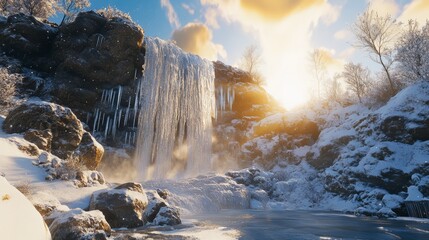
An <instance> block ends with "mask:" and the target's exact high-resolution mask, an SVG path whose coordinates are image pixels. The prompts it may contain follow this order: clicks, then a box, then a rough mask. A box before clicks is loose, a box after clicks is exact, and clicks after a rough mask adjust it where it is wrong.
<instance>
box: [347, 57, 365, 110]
mask: <svg viewBox="0 0 429 240" xmlns="http://www.w3.org/2000/svg"><path fill="white" fill-rule="evenodd" d="M342 76H343V78H344V80H345V82H346V83H347V85H348V86H349V88H350V90H351V91H352V92H354V93H355V94H356V96H357V97H358V99H359V102H360V103H362V97H363V96H364V95H365V94H366V93H367V90H368V87H369V84H370V72H369V70H368V69H367V68H365V67H363V66H362V65H361V64H354V63H347V64H346V65H345V66H344V71H343V73H342Z"/></svg>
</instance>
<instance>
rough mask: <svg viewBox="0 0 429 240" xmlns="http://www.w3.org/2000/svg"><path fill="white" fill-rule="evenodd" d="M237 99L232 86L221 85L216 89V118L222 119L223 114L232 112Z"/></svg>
mask: <svg viewBox="0 0 429 240" xmlns="http://www.w3.org/2000/svg"><path fill="white" fill-rule="evenodd" d="M234 99H235V91H234V87H233V86H231V85H229V84H228V85H227V86H223V85H220V86H219V87H217V88H216V113H215V117H216V118H218V117H222V114H223V112H225V111H232V104H233V103H234Z"/></svg>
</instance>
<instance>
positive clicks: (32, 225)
mask: <svg viewBox="0 0 429 240" xmlns="http://www.w3.org/2000/svg"><path fill="white" fill-rule="evenodd" d="M0 229H1V233H0V235H1V238H2V239H35V240H50V239H51V234H50V232H49V229H48V227H47V226H46V224H45V222H44V221H43V218H42V216H41V215H40V213H39V212H38V211H37V210H36V209H35V208H34V206H33V205H32V204H31V202H30V201H29V200H28V199H27V198H26V197H25V196H24V195H23V194H22V193H21V192H19V191H18V190H17V189H16V188H15V187H13V186H12V185H10V184H9V183H8V181H7V180H6V179H5V178H4V177H1V176H0Z"/></svg>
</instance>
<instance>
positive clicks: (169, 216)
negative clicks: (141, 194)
mask: <svg viewBox="0 0 429 240" xmlns="http://www.w3.org/2000/svg"><path fill="white" fill-rule="evenodd" d="M153 223H154V224H155V225H170V226H174V225H178V224H181V223H182V221H181V220H180V214H179V210H178V209H177V208H174V207H170V206H166V207H162V208H161V209H159V211H158V214H157V215H156V217H155V219H154V220H153Z"/></svg>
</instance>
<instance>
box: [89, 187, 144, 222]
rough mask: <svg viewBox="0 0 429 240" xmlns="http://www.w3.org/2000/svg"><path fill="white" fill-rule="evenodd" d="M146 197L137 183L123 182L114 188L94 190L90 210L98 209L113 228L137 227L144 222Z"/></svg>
mask: <svg viewBox="0 0 429 240" xmlns="http://www.w3.org/2000/svg"><path fill="white" fill-rule="evenodd" d="M147 204H148V199H147V196H146V194H145V192H144V191H143V188H142V186H141V184H139V183H125V184H122V185H120V186H118V187H116V188H114V189H105V190H99V191H97V192H94V193H93V194H92V196H91V201H90V205H89V209H90V210H95V209H96V210H100V211H101V212H103V214H104V215H105V216H106V220H107V221H108V222H109V224H110V225H111V226H112V227H114V228H121V227H127V228H132V227H139V226H142V225H143V224H144V222H143V211H144V209H145V208H146V206H147Z"/></svg>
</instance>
